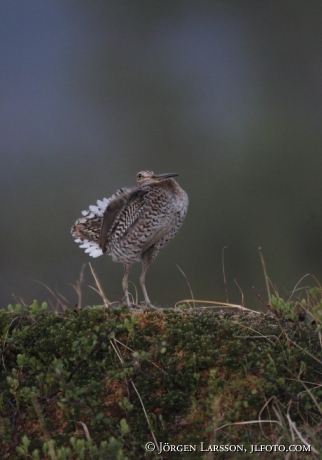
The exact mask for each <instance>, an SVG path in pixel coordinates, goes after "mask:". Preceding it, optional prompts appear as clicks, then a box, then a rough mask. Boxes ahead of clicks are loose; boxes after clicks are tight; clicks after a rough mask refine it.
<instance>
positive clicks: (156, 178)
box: [136, 171, 179, 187]
mask: <svg viewBox="0 0 322 460" xmlns="http://www.w3.org/2000/svg"><path fill="white" fill-rule="evenodd" d="M176 176H179V174H177V173H165V174H154V172H153V171H140V172H138V173H137V175H136V183H137V186H138V187H142V186H143V185H150V184H157V183H158V182H162V181H164V180H166V179H170V178H171V177H176Z"/></svg>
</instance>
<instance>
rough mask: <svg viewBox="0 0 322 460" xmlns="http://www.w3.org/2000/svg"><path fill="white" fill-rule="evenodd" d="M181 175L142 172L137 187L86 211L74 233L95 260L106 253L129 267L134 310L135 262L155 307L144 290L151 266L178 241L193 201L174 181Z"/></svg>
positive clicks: (126, 269) (125, 281)
mask: <svg viewBox="0 0 322 460" xmlns="http://www.w3.org/2000/svg"><path fill="white" fill-rule="evenodd" d="M178 175H179V174H177V173H173V172H172V173H165V174H154V172H153V171H148V170H145V171H140V172H138V173H137V175H136V186H132V187H124V188H120V189H118V190H117V191H116V192H115V193H114V194H113V195H112V196H111V197H110V198H103V200H97V205H92V206H89V209H88V210H86V211H82V215H83V217H81V218H79V219H77V220H76V222H75V224H74V225H73V227H72V229H71V233H72V236H73V237H74V239H75V242H76V243H78V244H79V245H80V248H83V249H85V252H86V253H88V254H89V255H90V256H91V257H99V256H101V255H102V254H104V253H107V254H108V255H110V256H111V257H112V260H113V261H114V262H121V263H122V264H123V266H124V275H123V279H122V288H123V293H124V297H125V300H126V304H127V306H128V307H129V308H131V306H132V304H131V302H130V298H129V291H128V277H129V273H130V270H131V268H132V266H133V264H134V263H135V262H136V261H141V262H142V273H141V276H140V284H141V288H142V292H143V295H144V300H145V305H146V306H147V307H152V308H156V307H154V306H153V305H152V303H151V301H150V299H149V296H148V293H147V290H146V286H145V276H146V272H147V270H148V268H149V266H150V265H151V264H152V262H153V261H154V260H155V258H156V257H157V255H158V253H159V251H160V250H161V249H162V248H163V247H164V246H165V245H166V244H167V243H168V241H169V240H170V239H172V238H174V237H175V235H176V234H177V232H178V230H179V228H180V227H181V225H182V223H183V221H184V218H185V216H186V214H187V210H188V205H189V199H188V195H187V193H186V192H185V191H184V190H183V189H182V188H181V187H180V186H179V184H178V183H177V182H176V181H175V179H174V177H176V176H178Z"/></svg>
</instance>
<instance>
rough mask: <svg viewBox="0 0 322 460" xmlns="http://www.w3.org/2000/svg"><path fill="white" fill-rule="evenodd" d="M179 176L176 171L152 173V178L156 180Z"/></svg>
mask: <svg viewBox="0 0 322 460" xmlns="http://www.w3.org/2000/svg"><path fill="white" fill-rule="evenodd" d="M176 176H179V174H178V173H165V174H153V179H157V180H160V181H161V180H164V179H170V177H176Z"/></svg>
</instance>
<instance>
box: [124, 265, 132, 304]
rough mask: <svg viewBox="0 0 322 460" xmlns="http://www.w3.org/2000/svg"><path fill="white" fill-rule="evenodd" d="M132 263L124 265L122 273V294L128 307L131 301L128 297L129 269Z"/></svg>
mask: <svg viewBox="0 0 322 460" xmlns="http://www.w3.org/2000/svg"><path fill="white" fill-rule="evenodd" d="M131 267H132V265H124V275H123V279H122V288H123V292H124V296H125V299H126V304H127V306H128V307H129V308H131V302H130V298H129V273H130V270H131Z"/></svg>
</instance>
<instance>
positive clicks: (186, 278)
mask: <svg viewBox="0 0 322 460" xmlns="http://www.w3.org/2000/svg"><path fill="white" fill-rule="evenodd" d="M176 266H177V267H178V269H179V270H180V271H181V273H182V274H183V276H184V277H185V280H186V282H187V284H188V287H189V291H190V294H191V298H192V301H191V302H192V303H193V308H196V305H195V301H194V297H193V292H192V289H191V285H190V283H189V280H188V277H187V275H186V274H185V273H184V272H183V270H181V268H180V267H179V265H177V264H176Z"/></svg>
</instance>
